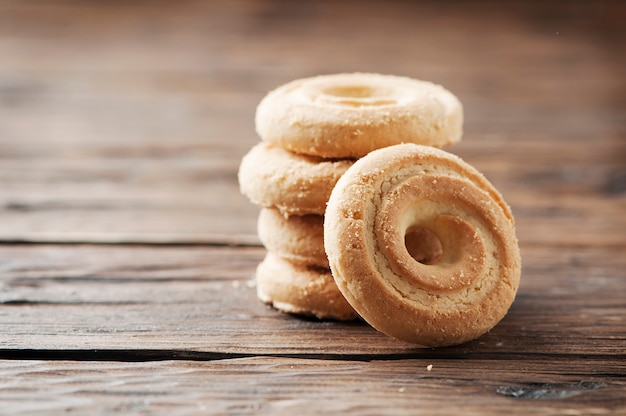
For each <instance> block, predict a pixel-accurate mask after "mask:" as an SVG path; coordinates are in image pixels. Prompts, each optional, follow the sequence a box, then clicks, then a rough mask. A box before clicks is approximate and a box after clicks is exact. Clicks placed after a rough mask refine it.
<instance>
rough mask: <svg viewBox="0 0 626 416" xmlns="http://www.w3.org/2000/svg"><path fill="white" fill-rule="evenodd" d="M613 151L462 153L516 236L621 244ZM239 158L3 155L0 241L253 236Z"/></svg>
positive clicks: (252, 210) (623, 223)
mask: <svg viewBox="0 0 626 416" xmlns="http://www.w3.org/2000/svg"><path fill="white" fill-rule="evenodd" d="M544 149H545V147H544ZM610 150H611V147H609V148H608V149H607V150H605V151H594V150H590V151H589V152H588V154H589V155H590V157H594V156H595V157H596V158H597V159H596V160H597V163H595V162H594V164H591V163H588V162H579V163H576V164H554V165H551V164H547V162H546V161H541V162H539V163H537V164H533V163H530V162H529V163H527V162H526V160H533V158H532V157H530V156H527V155H528V154H526V155H525V154H524V153H523V152H521V151H518V150H514V153H517V154H522V155H523V156H525V157H522V158H520V160H519V161H518V162H513V161H505V162H503V161H500V160H498V159H495V158H492V159H491V160H492V161H491V162H489V161H486V160H484V159H482V158H481V157H480V156H478V157H475V156H474V154H470V157H468V158H466V160H467V161H468V162H470V163H472V162H473V160H474V159H475V158H476V159H477V163H473V165H474V166H476V167H477V169H479V170H481V171H482V172H483V173H484V174H485V175H486V176H487V177H488V178H489V179H490V180H491V181H492V182H493V183H494V185H495V186H496V187H497V188H498V189H499V190H500V191H501V192H502V193H503V195H504V197H505V199H506V200H507V202H508V203H509V204H510V205H511V206H512V208H513V212H514V214H515V217H516V220H517V232H518V237H519V239H520V241H521V242H522V244H567V243H569V244H578V245H584V244H593V245H602V244H608V245H624V244H626V236H625V235H624V232H623V230H624V229H626V216H624V215H623V212H624V211H625V210H626V199H624V189H626V188H624V186H623V184H622V185H620V183H621V182H623V178H624V176H622V173H623V169H622V167H621V166H620V165H617V164H616V163H615V162H614V163H611V162H610V159H609V157H608V152H610ZM554 151H556V150H555V149H554ZM576 151H577V152H578V153H581V152H583V150H582V149H581V148H577V150H576ZM563 153H565V154H567V153H568V152H563ZM531 156H532V154H531ZM601 160H605V161H606V163H601V162H600V161H601ZM238 163H239V159H236V158H234V157H232V156H231V157H230V159H227V158H224V159H222V158H221V155H219V154H217V155H214V156H213V157H210V158H207V159H206V162H203V161H201V160H200V159H199V160H196V161H191V162H190V161H186V160H179V159H172V160H166V161H156V160H150V159H148V160H145V159H140V160H135V159H130V160H127V161H123V160H99V161H91V160H88V161H55V160H52V161H50V160H48V161H40V160H34V161H20V162H18V161H10V162H6V161H5V162H3V163H2V164H0V186H1V187H2V188H1V189H2V191H1V192H0V215H1V216H2V218H3V219H4V220H3V221H2V222H1V223H0V240H2V241H34V242H36V241H41V242H55V241H58V242H105V243H116V242H118V243H120V242H121V243H124V242H151V243H158V242H171V243H203V242H204V243H212V242H222V243H236V244H258V238H257V237H256V219H257V215H258V210H259V209H258V207H256V206H255V205H253V204H252V203H250V202H249V201H248V200H247V198H245V197H244V196H243V195H241V194H240V192H239V186H238V183H237V178H236V172H237V168H238ZM61 213H62V215H60V214H61Z"/></svg>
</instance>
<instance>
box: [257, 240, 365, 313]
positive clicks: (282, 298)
mask: <svg viewBox="0 0 626 416" xmlns="http://www.w3.org/2000/svg"><path fill="white" fill-rule="evenodd" d="M256 288H257V296H258V297H259V299H260V300H261V301H263V302H265V303H267V304H270V305H272V306H273V307H274V308H276V309H278V310H280V311H283V312H287V313H293V314H298V315H307V316H314V317H316V318H318V319H335V320H341V321H349V320H353V319H356V318H357V317H358V315H357V313H356V312H355V311H354V309H352V307H351V306H350V305H349V304H348V302H346V300H345V299H344V297H343V295H342V294H341V292H340V291H339V289H338V288H337V285H336V284H335V281H334V280H333V276H332V274H331V273H330V270H328V269H323V268H320V267H314V266H305V265H302V264H295V263H291V262H289V261H288V260H285V259H282V258H280V257H278V256H276V255H274V254H273V253H270V252H268V253H267V255H266V256H265V259H263V261H262V262H261V263H259V265H258V266H257V271H256Z"/></svg>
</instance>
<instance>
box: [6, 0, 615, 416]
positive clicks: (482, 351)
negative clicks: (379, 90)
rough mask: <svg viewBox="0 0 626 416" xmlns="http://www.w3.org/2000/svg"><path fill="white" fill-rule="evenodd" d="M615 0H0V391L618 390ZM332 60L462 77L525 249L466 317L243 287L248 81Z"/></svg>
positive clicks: (374, 402)
mask: <svg viewBox="0 0 626 416" xmlns="http://www.w3.org/2000/svg"><path fill="white" fill-rule="evenodd" d="M624 21H626V3H624V2H619V1H613V2H610V1H597V2H585V1H555V2H540V1H531V2H521V1H520V2H504V3H503V2H489V1H480V2H456V1H447V2H411V1H393V2H375V1H373V0H372V1H369V0H368V1H356V0H349V1H341V2H332V1H316V2H291V1H270V0H263V1H256V0H255V1H252V0H250V1H228V2H217V1H215V2H202V1H182V2H160V1H156V2H97V1H80V2H78V1H69V0H68V1H58V2H45V1H29V2H14V1H1V0H0V359H1V360H2V361H0V408H1V409H2V411H0V413H2V412H5V409H9V410H7V412H10V413H12V414H65V413H67V412H72V411H74V412H76V413H80V414H111V413H115V412H127V413H150V414H151V413H163V414H194V413H205V412H209V411H212V412H214V413H264V414H281V413H282V414H295V413H302V414H310V413H316V414H317V413H322V412H341V413H345V414H415V413H416V412H423V413H425V414H442V415H443V414H481V415H482V414H503V413H507V414H508V413H510V414H520V415H522V414H529V413H533V414H567V415H575V414H597V415H605V414H606V415H608V414H626V399H625V397H626V300H624V299H625V293H626V272H625V270H626V256H625V255H624V254H625V252H626V119H625V118H624V117H625V116H624V114H626V77H624V73H626V30H625V29H624ZM340 71H373V72H382V73H394V74H399V75H407V76H411V77H416V78H422V79H427V80H431V81H434V82H438V83H441V84H443V85H445V86H446V87H448V88H449V89H450V90H452V91H453V92H454V93H455V94H457V95H458V96H459V98H460V99H461V100H462V102H463V104H464V106H465V116H466V121H465V136H464V139H463V142H462V143H460V144H459V145H457V146H454V147H451V148H448V150H450V151H452V152H454V153H456V154H458V155H460V156H461V157H463V158H464V159H465V160H466V161H467V162H469V163H471V164H472V165H474V166H475V167H476V168H478V169H479V170H481V171H482V172H483V173H484V174H485V175H486V176H487V178H489V179H490V180H491V181H492V182H493V183H494V184H495V185H496V187H497V188H498V189H499V190H500V191H501V192H502V193H503V195H504V197H505V199H506V200H507V202H509V203H510V204H511V206H512V208H513V211H514V214H515V217H516V220H517V229H518V237H519V239H520V245H521V248H522V256H523V275H522V284H521V287H520V291H519V294H518V297H517V300H516V302H515V303H514V305H513V307H512V308H511V310H510V312H509V314H508V315H507V316H506V318H505V319H504V320H503V321H502V322H501V323H500V324H499V325H498V326H497V327H496V328H494V329H493V330H492V331H491V332H489V333H488V334H486V335H485V336H483V337H481V338H480V339H478V340H475V341H473V342H470V343H468V344H465V345H462V346H458V347H453V348H443V349H427V348H419V347H416V346H413V345H408V344H404V343H399V342H397V341H394V340H392V339H390V338H388V337H385V336H383V335H381V334H379V333H377V332H376V331H374V330H373V329H371V328H370V327H369V326H367V325H366V324H364V323H361V322H352V323H339V322H318V321H315V320H307V319H300V318H295V317H292V316H289V315H285V314H281V313H278V312H276V311H274V310H272V309H271V308H268V307H266V306H265V305H263V304H262V303H260V302H259V301H258V300H257V299H256V295H255V290H254V285H253V273H254V269H255V266H256V264H257V263H258V262H259V261H260V259H262V257H263V255H264V249H263V248H262V247H260V246H259V242H258V238H257V237H256V230H255V228H256V215H257V212H258V208H257V207H255V206H253V205H252V204H250V203H249V202H248V201H247V200H246V199H245V198H244V197H243V196H241V195H240V194H239V191H238V185H237V178H236V173H237V168H238V164H239V161H240V159H241V157H242V156H243V155H244V154H245V153H246V152H247V150H248V149H249V148H250V147H251V146H252V145H253V144H255V143H256V142H257V141H258V140H259V139H258V138H257V136H256V134H255V132H254V125H253V119H254V111H255V106H256V104H257V103H258V101H259V100H260V99H261V97H262V96H263V95H264V94H265V93H266V92H267V91H268V90H269V89H271V88H273V87H276V86H277V85H279V84H282V83H284V82H287V81H290V80H292V79H295V78H298V77H302V76H310V75H315V74H319V73H332V72H340ZM428 365H432V366H433V367H432V369H431V371H428V369H427V366H428Z"/></svg>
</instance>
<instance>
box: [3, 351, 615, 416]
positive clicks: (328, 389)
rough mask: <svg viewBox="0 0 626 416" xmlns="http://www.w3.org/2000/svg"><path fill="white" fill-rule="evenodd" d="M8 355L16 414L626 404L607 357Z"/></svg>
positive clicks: (548, 409) (458, 410)
mask: <svg viewBox="0 0 626 416" xmlns="http://www.w3.org/2000/svg"><path fill="white" fill-rule="evenodd" d="M0 363H1V365H0V380H2V381H1V382H0V402H2V403H3V404H4V405H5V406H7V407H8V408H10V409H11V410H12V413H13V414H23V413H29V414H30V413H38V412H42V411H45V413H46V414H66V413H67V412H76V413H84V412H88V413H105V414H108V413H117V412H132V413H136V412H145V413H154V412H157V413H164V412H166V413H168V414H172V415H178V414H190V413H204V412H212V413H219V414H226V413H228V414H230V413H237V414H242V413H254V414H294V413H304V414H309V413H311V412H313V413H316V414H329V413H333V414H334V413H342V414H353V413H354V414H377V415H399V414H400V415H404V414H407V415H409V414H415V412H416V410H417V409H428V413H429V414H433V415H449V414H452V413H453V414H464V415H484V414H503V413H506V414H513V415H526V414H594V415H616V414H622V413H623V412H624V411H626V399H624V397H626V381H625V380H624V377H623V375H624V371H625V368H624V364H623V362H615V361H606V360H604V361H603V360H599V361H590V362H588V363H587V364H581V363H578V362H568V363H564V362H558V363H557V365H558V367H559V368H564V370H562V371H559V372H555V371H554V370H552V369H546V368H545V367H543V366H542V365H541V364H537V363H533V362H523V363H522V362H519V361H517V360H497V361H492V360H471V361H470V360H458V359H444V360H437V359H435V360H433V359H425V360H419V359H417V360H402V361H396V360H380V361H372V362H352V361H341V360H340V361H328V360H309V359H282V358H274V357H255V358H247V359H229V360H221V361H212V362H197V361H196V362H191V361H175V362H172V361H165V362H149V363H116V362H75V361H0ZM431 365H432V367H431V369H430V371H429V370H428V369H427V368H428V366H431ZM589 365H592V366H593V368H591V369H590V368H589ZM520 369H523V370H522V371H520ZM452 391H454V394H451V392H452ZM34 397H36V398H37V400H33V398H34Z"/></svg>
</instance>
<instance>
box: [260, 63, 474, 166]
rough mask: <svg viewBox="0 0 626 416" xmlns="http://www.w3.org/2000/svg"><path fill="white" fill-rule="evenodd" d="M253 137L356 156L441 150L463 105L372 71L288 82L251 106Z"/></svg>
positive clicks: (433, 89) (455, 135)
mask: <svg viewBox="0 0 626 416" xmlns="http://www.w3.org/2000/svg"><path fill="white" fill-rule="evenodd" d="M255 124H256V130H257V133H258V134H259V136H261V138H262V139H263V140H265V141H267V142H268V143H272V144H275V145H278V146H281V147H283V148H285V149H288V150H291V151H293V152H296V153H303V154H309V155H316V156H321V157H326V158H359V157H362V156H364V155H366V154H367V153H369V152H371V151H372V150H375V149H379V148H381V147H386V146H391V145H394V144H399V143H417V144H423V145H429V146H435V147H441V146H445V145H449V144H453V143H456V142H458V141H459V140H460V139H461V136H462V134H463V107H462V105H461V102H460V101H459V100H458V98H457V97H456V96H455V95H454V94H452V93H451V92H450V91H448V90H446V89H445V88H443V87H442V86H440V85H436V84H433V83H430V82H427V81H420V80H416V79H412V78H407V77H400V76H393V75H381V74H371V73H350V74H335V75H324V76H317V77H312V78H304V79H299V80H295V81H292V82H289V83H287V84H285V85H282V86H280V87H278V88H276V89H275V90H273V91H271V92H269V93H268V94H267V95H266V96H265V98H263V99H262V100H261V102H260V103H259V105H258V107H257V111H256V118H255Z"/></svg>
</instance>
